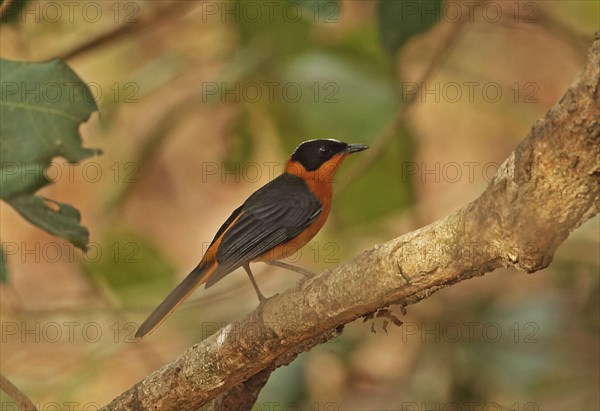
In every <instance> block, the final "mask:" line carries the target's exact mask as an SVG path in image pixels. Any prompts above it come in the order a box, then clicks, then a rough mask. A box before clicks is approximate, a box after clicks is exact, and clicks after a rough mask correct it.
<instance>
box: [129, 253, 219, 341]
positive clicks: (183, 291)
mask: <svg viewBox="0 0 600 411" xmlns="http://www.w3.org/2000/svg"><path fill="white" fill-rule="evenodd" d="M217 267H218V264H217V263H208V264H206V263H200V264H199V265H198V267H196V268H194V269H193V270H192V272H190V273H189V274H188V275H187V277H185V278H184V279H183V281H182V282H181V283H179V285H178V286H177V287H175V289H174V290H173V291H171V292H170V293H169V295H168V296H167V298H165V299H164V301H163V302H162V303H160V305H159V306H158V307H156V308H155V309H154V311H152V314H150V315H149V316H148V318H147V319H146V321H144V322H143V323H142V325H140V328H138V330H137V332H136V333H135V338H142V337H143V336H144V335H146V334H148V333H150V332H152V331H153V330H154V329H155V328H156V327H158V326H159V325H160V324H162V322H163V321H164V320H165V319H166V318H167V317H168V316H169V315H170V314H171V313H172V312H173V311H174V310H175V309H176V308H177V307H179V305H180V304H181V303H183V302H184V301H185V299H186V298H187V297H189V295H190V294H192V293H193V292H194V290H195V289H196V288H198V287H199V286H200V285H202V284H204V283H205V282H206V281H207V280H208V279H209V278H210V276H211V274H212V273H213V272H214V271H215V269H216V268H217Z"/></svg>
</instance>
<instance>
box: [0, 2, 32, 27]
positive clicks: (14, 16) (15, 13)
mask: <svg viewBox="0 0 600 411" xmlns="http://www.w3.org/2000/svg"><path fill="white" fill-rule="evenodd" d="M5 1H7V0H2V1H1V2H0V5H2V3H4V2H5ZM28 2H29V0H12V2H11V3H10V5H9V6H8V9H7V10H6V12H5V13H4V15H3V16H2V18H1V19H0V24H2V23H9V24H16V23H18V22H19V18H20V16H21V12H22V11H23V9H24V8H25V6H27V3H28Z"/></svg>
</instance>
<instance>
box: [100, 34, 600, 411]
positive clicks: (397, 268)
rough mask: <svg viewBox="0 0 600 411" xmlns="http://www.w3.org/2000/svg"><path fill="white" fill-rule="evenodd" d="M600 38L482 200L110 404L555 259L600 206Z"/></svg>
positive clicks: (181, 403) (275, 303)
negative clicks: (462, 284)
mask: <svg viewBox="0 0 600 411" xmlns="http://www.w3.org/2000/svg"><path fill="white" fill-rule="evenodd" d="M599 38H600V37H599V35H597V36H596V41H595V42H594V44H593V46H592V48H591V50H590V52H589V58H588V62H587V65H586V67H585V69H584V71H583V72H582V73H581V74H580V76H579V77H578V79H577V80H576V81H575V83H574V84H573V85H572V86H571V87H570V88H569V89H568V90H567V91H566V93H565V94H564V96H563V97H562V98H561V99H560V101H559V102H558V103H557V104H556V105H555V106H554V107H552V108H551V109H550V110H549V111H548V113H547V114H546V116H545V118H544V119H543V120H539V121H537V122H536V123H535V124H534V125H533V127H532V129H531V131H530V133H529V135H528V136H527V137H526V138H525V140H523V141H522V142H521V143H520V144H519V146H518V147H517V148H516V149H515V151H514V152H513V153H512V154H511V155H510V156H509V157H508V158H507V159H506V160H505V161H504V163H503V164H502V165H501V166H500V168H499V170H498V172H497V174H496V176H495V177H494V179H493V181H491V182H490V184H489V186H488V187H487V189H486V190H485V192H484V193H483V194H482V195H481V196H480V197H479V198H478V199H477V200H475V201H473V202H472V203H470V204H467V205H466V206H465V207H463V208H462V209H461V210H459V211H457V212H455V213H454V214H452V215H449V216H447V217H445V218H443V219H441V220H439V221H436V222H434V223H433V224H431V225H429V226H427V227H423V228H421V229H419V230H416V231H414V232H411V233H408V234H405V235H403V236H401V237H398V238H396V239H394V240H391V241H389V242H387V243H385V244H382V245H379V246H375V247H374V248H372V249H371V250H368V251H365V252H363V253H362V254H360V255H358V256H357V257H355V258H354V259H352V260H350V261H348V262H346V263H344V264H341V265H340V266H338V267H336V268H335V269H333V270H330V271H326V272H324V273H323V274H321V275H319V276H317V277H315V278H312V279H310V280H308V281H305V282H302V283H300V284H299V285H297V286H296V287H295V288H292V289H289V290H287V291H286V292H284V293H283V294H281V295H278V296H276V297H275V298H272V299H270V300H269V301H268V302H267V303H266V304H264V305H263V306H261V307H258V308H257V309H256V310H254V311H253V312H251V313H250V314H248V315H247V316H246V318H244V319H242V320H239V321H237V322H234V323H232V324H229V325H228V326H226V327H224V328H222V329H221V330H219V331H218V332H217V333H215V334H214V335H212V336H211V337H209V338H207V339H205V340H204V341H202V342H201V343H199V344H195V345H194V346H192V347H191V348H189V349H188V350H186V351H185V352H184V353H183V354H182V355H181V356H180V357H179V358H178V359H176V360H175V361H173V362H171V363H169V364H167V365H165V366H163V367H162V368H161V369H159V370H157V371H154V372H153V373H152V374H150V375H148V376H147V377H146V378H145V379H144V380H142V381H140V382H139V383H137V384H136V385H134V386H133V387H131V388H130V389H129V390H127V391H125V392H124V393H123V394H121V395H120V396H119V397H117V398H115V399H114V400H113V401H112V402H111V403H110V404H109V405H107V406H106V407H105V408H103V410H155V409H160V410H167V409H177V410H194V409H197V408H198V407H200V406H201V405H203V404H206V403H207V402H209V401H211V400H213V399H215V398H217V397H219V396H220V395H223V394H224V393H226V392H228V391H229V390H231V389H233V388H234V387H236V386H238V385H239V384H242V383H243V382H244V381H247V380H249V379H251V378H252V377H253V376H257V377H256V379H254V380H255V381H258V383H259V384H260V382H261V381H262V379H261V378H260V375H257V374H259V373H261V372H263V374H262V375H263V376H264V374H267V375H268V374H269V373H270V371H271V370H273V369H275V368H276V367H279V366H281V365H285V364H288V363H290V362H291V361H292V360H293V359H294V358H295V357H296V356H297V355H298V354H299V353H302V352H304V351H307V350H309V349H310V348H312V347H314V346H315V345H317V344H320V343H323V342H325V341H327V340H329V339H331V338H334V337H335V336H337V335H339V334H340V333H341V331H342V330H343V327H344V324H346V323H348V322H351V321H353V320H355V319H357V318H360V317H362V316H365V315H367V314H369V313H372V312H374V311H376V310H378V309H381V308H383V307H387V306H389V305H390V304H400V305H403V306H406V305H408V304H414V303H416V302H418V301H420V300H423V299H425V298H427V297H428V296H429V295H431V294H433V293H434V292H436V291H437V290H440V289H442V288H444V287H448V286H450V285H452V284H454V283H457V282H459V281H463V280H466V279H469V278H472V277H476V276H481V275H483V274H484V273H486V272H490V271H493V270H495V269H496V268H499V267H508V266H513V267H516V268H517V269H519V270H522V271H525V272H527V273H533V272H535V271H537V270H541V269H543V268H545V267H547V266H548V265H549V264H550V262H551V261H552V257H553V255H554V252H555V251H556V249H557V247H558V246H559V245H560V244H561V243H562V242H563V241H564V240H565V239H566V238H567V236H568V235H569V233H570V232H571V231H573V230H574V229H575V228H577V227H578V226H580V225H581V224H582V223H583V222H585V221H586V220H588V219H590V218H592V217H593V216H595V215H596V214H597V213H598V211H599V210H600V40H599ZM238 388H239V387H238ZM238 388H236V389H238ZM258 390H260V388H258ZM248 392H257V391H256V390H254V391H253V390H248ZM228 397H229V395H228ZM238 404H242V403H241V402H240V403H238ZM250 406H251V405H250ZM250 406H248V405H246V406H244V408H246V409H249V408H250ZM223 407H224V406H223ZM224 409H226V408H224Z"/></svg>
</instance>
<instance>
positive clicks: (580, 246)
mask: <svg viewBox="0 0 600 411" xmlns="http://www.w3.org/2000/svg"><path fill="white" fill-rule="evenodd" d="M475 3H476V4H475ZM599 4H600V3H598V2H597V1H576V0H569V1H564V0H563V1H540V2H535V1H514V2H512V1H502V2H498V1H485V2H484V1H482V2H453V1H448V2H441V3H440V2H438V1H435V0H432V1H424V2H420V1H312V0H308V1H302V2H298V1H278V2H263V1H247V2H235V1H206V2H202V1H175V2H171V1H169V2H167V1H108V0H107V1H74V2H73V1H71V2H62V1H27V2H15V4H13V5H12V6H11V9H10V13H9V14H8V15H7V16H5V19H4V20H3V22H2V25H1V26H0V50H1V55H2V57H3V58H8V59H13V60H27V61H45V60H48V59H51V58H55V57H62V58H65V59H66V61H67V62H68V64H69V65H70V66H71V67H72V68H73V69H74V70H75V71H76V72H77V74H78V75H79V76H80V77H81V78H82V79H83V81H84V82H86V83H87V84H88V85H89V87H90V90H91V91H92V94H93V95H94V98H95V100H96V101H97V104H98V106H99V113H96V114H94V115H93V116H92V118H91V119H90V120H89V121H88V122H87V123H86V124H84V125H83V126H82V127H81V134H82V136H83V140H84V145H85V146H86V147H99V148H101V149H102V151H103V154H102V155H100V156H97V157H94V158H92V159H89V160H87V161H85V162H82V163H80V164H76V165H69V164H67V163H66V162H65V161H64V159H61V158H56V159H55V160H54V164H53V167H52V170H50V169H49V170H48V173H47V174H48V176H49V178H50V179H51V180H53V181H54V182H55V184H52V185H50V186H48V187H46V188H44V189H43V190H42V191H41V194H43V195H45V196H48V197H50V198H53V199H55V200H58V201H61V202H66V203H69V204H72V205H74V206H75V207H77V208H78V209H79V210H80V211H81V213H82V222H83V224H84V225H85V226H87V227H88V228H89V230H90V233H91V236H90V241H91V244H90V248H89V250H88V252H87V253H85V254H82V253H81V252H80V251H79V250H77V249H75V248H74V247H73V246H72V245H69V244H68V243H67V242H66V241H65V240H62V239H59V238H56V237H53V236H50V235H48V234H46V233H44V232H42V231H41V230H39V229H38V228H35V227H33V226H32V225H30V224H29V223H27V222H25V221H24V220H23V219H22V218H21V217H20V216H19V215H18V214H17V213H16V212H14V211H13V210H12V209H11V208H10V207H9V206H7V205H6V204H5V203H1V207H0V211H1V219H0V222H1V227H2V228H1V237H2V242H3V245H4V248H5V250H9V251H10V252H5V259H6V264H7V267H8V278H7V280H6V281H5V282H4V283H3V284H2V285H1V286H0V292H1V294H0V295H1V314H0V321H1V324H2V341H1V345H0V347H1V353H0V360H1V363H2V373H3V374H4V375H6V376H7V377H8V378H9V379H11V380H12V382H13V383H15V385H17V386H18V387H20V388H21V389H22V390H23V391H24V392H25V393H27V394H28V395H29V397H30V398H31V399H32V400H33V401H34V402H36V403H38V405H39V406H40V409H50V408H48V407H49V406H59V407H61V408H58V409H69V408H67V407H68V406H69V405H68V404H73V405H71V407H72V408H70V409H95V408H94V407H97V406H99V405H104V404H106V403H107V402H109V401H110V400H111V399H112V398H114V397H115V396H117V395H118V394H120V393H121V392H122V391H124V390H125V389H127V388H129V387H130V386H131V385H132V384H134V383H136V382H137V381H139V380H140V379H142V378H143V377H144V376H146V375H147V374H148V373H150V372H151V371H153V370H154V369H156V368H158V367H160V366H161V365H163V364H164V363H166V362H168V361H171V360H173V359H174V358H176V357H177V356H178V355H179V354H180V353H181V352H182V351H183V350H185V349H186V348H188V347H189V346H190V345H192V344H194V343H196V342H199V341H201V340H202V339H204V338H206V337H207V336H209V335H210V334H212V333H214V332H215V331H216V330H217V329H218V328H220V327H221V326H223V325H225V324H227V323H229V322H231V321H234V320H236V319H239V318H241V317H243V316H244V315H245V314H246V313H248V312H249V311H250V310H252V309H253V308H254V307H255V306H256V305H257V300H256V296H255V295H254V291H253V290H252V287H251V285H250V282H249V281H248V280H247V277H246V275H245V274H244V273H243V272H242V271H240V272H235V273H233V274H231V275H229V276H228V277H227V278H226V279H224V280H223V281H221V282H219V284H218V285H216V286H215V287H213V288H211V289H210V290H204V289H200V290H199V291H197V292H196V293H195V294H194V296H193V297H192V298H191V301H189V302H188V303H186V304H185V305H183V306H182V307H181V308H180V309H178V310H177V311H176V312H175V313H174V315H172V316H171V317H170V318H169V320H168V321H166V322H165V323H164V324H163V325H162V326H161V328H159V329H158V330H157V331H156V332H154V333H153V334H152V335H151V336H149V337H147V338H145V339H144V340H143V341H142V342H135V341H134V340H133V333H134V332H135V330H136V328H137V324H139V323H140V322H141V321H142V320H143V319H145V318H146V316H147V315H148V314H149V312H150V311H151V310H152V309H153V308H154V307H155V305H156V304H158V303H159V302H160V301H161V300H162V299H163V298H164V296H165V295H166V294H167V293H168V292H169V291H170V290H171V288H172V287H173V286H174V285H175V284H176V283H177V282H178V281H179V280H181V279H182V278H183V277H184V276H185V275H186V274H187V273H188V272H189V270H190V269H192V268H193V267H194V266H195V265H196V264H197V262H198V261H199V259H200V258H201V256H202V254H203V251H204V250H205V249H206V248H207V246H208V244H209V243H210V241H211V239H212V236H213V235H214V233H215V232H216V230H217V229H218V228H219V227H220V225H221V223H222V222H223V221H224V220H225V219H226V218H227V217H228V216H229V214H230V213H231V211H232V210H233V209H234V208H236V207H237V206H239V205H240V204H241V202H242V201H243V200H244V199H245V198H246V197H247V196H248V195H249V194H250V193H252V192H253V191H255V190H256V189H258V188H259V187H260V186H261V185H263V184H264V183H266V182H267V181H269V180H270V179H272V178H273V177H275V176H276V175H278V174H279V173H280V171H281V168H282V167H283V164H284V162H285V160H286V158H287V156H288V155H289V153H290V152H291V151H292V150H293V149H294V148H295V147H296V146H297V145H298V144H299V143H300V142H302V141H304V140H307V139H311V138H336V139H339V140H343V141H346V142H353V143H366V144H369V145H371V146H372V148H371V150H369V151H367V152H365V153H361V154H360V155H357V156H355V157H353V158H350V159H349V160H347V162H346V164H344V166H343V167H342V169H341V171H340V173H339V174H338V182H337V184H336V198H335V201H334V204H333V208H332V212H331V216H330V218H329V221H328V223H327V224H326V226H325V228H324V229H323V230H322V231H321V232H320V233H319V234H318V235H317V237H316V238H315V239H314V241H313V242H311V243H310V244H309V245H307V246H306V247H305V248H304V249H302V250H301V251H300V252H299V253H298V254H296V255H294V256H292V257H290V258H288V259H287V262H289V263H294V264H298V265H301V266H302V267H305V268H307V269H311V270H314V271H322V270H326V269H329V268H332V267H335V266H336V265H337V264H338V263H340V262H342V261H345V260H346V259H348V258H350V257H352V256H354V255H356V254H358V253H360V252H361V251H363V250H365V249H368V248H371V247H373V246H374V245H375V244H378V243H382V242H385V241H387V240H389V239H391V238H394V237H397V236H399V235H401V234H403V233H405V232H408V231H411V230H414V229H416V228H418V227H421V226H423V225H426V224H429V223H431V222H433V221H435V220H436V219H439V218H441V217H443V216H445V215H447V214H449V213H451V212H453V211H455V210H457V209H458V208H460V207H462V206H463V205H465V204H467V203H468V202H470V201H472V200H474V199H475V198H477V196H478V195H479V194H480V193H481V192H482V191H483V190H484V189H485V187H486V185H487V183H488V182H489V181H490V179H491V178H492V177H493V175H494V174H495V172H496V169H497V167H498V165H499V164H500V163H501V162H502V161H503V160H504V159H505V158H506V157H507V156H508V155H509V153H510V152H511V151H512V150H513V149H514V148H515V146H516V145H517V144H518V143H519V142H520V141H521V140H522V139H523V138H524V137H525V136H526V135H527V133H528V131H529V130H530V128H531V126H532V125H533V124H534V122H535V121H536V120H538V119H540V118H542V117H543V116H544V114H545V113H546V111H547V110H548V109H549V108H550V107H551V106H552V105H554V104H555V103H556V102H557V101H558V100H559V98H560V97H561V95H562V94H563V92H564V91H565V90H566V89H567V87H568V86H569V85H570V84H571V83H572V82H573V81H574V80H575V79H576V77H577V75H578V74H579V72H580V71H581V69H582V68H583V65H584V63H585V61H586V53H587V50H588V48H589V47H590V45H591V43H592V40H593V36H594V31H596V30H598V29H599V25H600V17H599V16H600V6H599ZM599 233H600V224H599V219H598V217H597V216H596V217H595V218H594V219H592V220H591V221H589V222H588V223H586V224H585V225H584V226H582V227H580V228H579V229H577V230H576V231H575V232H573V233H572V234H571V235H570V237H569V239H568V240H567V241H566V242H565V243H564V244H563V245H562V246H561V247H560V248H559V249H558V251H557V253H556V255H555V257H554V261H553V263H552V264H551V266H550V267H549V268H548V269H546V270H543V271H540V272H537V273H535V274H533V275H526V274H524V273H521V272H517V271H516V270H513V269H502V270H497V271H495V272H493V273H490V274H487V275H485V276H484V277H481V278H477V279H473V280H470V281H466V282H463V283H460V284H458V285H456V286H453V287H451V288H449V289H444V290H443V291H440V292H438V293H436V294H434V295H433V296H431V297H430V298H428V299H426V300H424V301H422V302H420V303H419V304H417V305H414V306H410V307H408V313H407V314H406V315H405V316H402V317H401V318H402V320H403V321H404V325H403V326H402V327H395V326H392V325H390V326H388V327H387V333H386V332H385V331H384V330H383V328H382V327H383V323H382V320H381V319H379V320H376V321H375V326H374V329H375V331H376V332H375V333H373V332H372V331H371V326H372V324H370V323H369V322H366V323H363V322H360V321H357V322H355V323H352V324H349V325H347V326H346V328H345V330H344V333H343V334H342V335H341V336H340V337H339V338H338V339H336V340H335V341H331V342H329V343H327V344H324V345H321V346H319V347H316V348H314V349H313V350H311V351H310V352H308V353H304V354H302V355H301V356H300V357H298V359H297V360H295V361H294V362H293V363H292V364H291V365H289V366H287V367H283V368H280V369H278V370H277V371H275V372H274V373H273V375H272V376H271V378H270V380H269V382H268V383H267V385H266V387H265V388H264V390H263V391H262V393H261V395H260V397H259V399H258V402H257V404H256V406H255V409H257V410H266V409H271V410H279V409H282V410H283V409H294V410H295V409H303V410H307V409H310V410H328V411H333V410H446V409H494V410H496V409H514V410H527V411H531V410H593V409H600V394H599V391H598V386H599V384H600V372H599V370H600V366H599V364H600V348H599V347H600V344H599V340H600V336H599V330H600V327H599V321H600V320H599V311H600V307H599V304H600V302H599V298H598V297H599V295H600V292H599V279H600V277H599V275H598V274H599V266H600V257H599V252H598V246H599V236H600V234H599ZM516 246H517V247H519V245H516ZM431 258H435V250H434V249H433V250H432V253H431ZM254 272H255V274H256V275H257V281H258V283H259V285H260V287H261V289H262V291H263V292H264V293H265V294H266V295H272V294H275V293H280V292H283V291H284V290H286V289H287V288H289V287H292V286H294V285H295V284H296V282H297V281H298V280H299V277H298V276H297V275H296V274H294V273H290V272H286V271H281V270H280V269H276V268H274V267H268V266H263V265H261V264H256V265H255V267H254ZM373 281H377V279H376V278H374V279H373ZM395 312H396V313H397V314H398V315H401V314H400V310H395ZM2 395H3V396H2V397H1V400H2V404H3V407H4V406H5V405H6V404H10V400H9V399H8V398H7V397H6V396H4V394H2ZM269 407H270V408H269ZM452 407H459V408H452ZM469 407H471V408H469ZM486 407H487V408H486ZM3 409H4V408H3ZM6 409H9V408H6Z"/></svg>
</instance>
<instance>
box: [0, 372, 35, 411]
mask: <svg viewBox="0 0 600 411" xmlns="http://www.w3.org/2000/svg"><path fill="white" fill-rule="evenodd" d="M0 390H2V391H4V392H5V393H6V395H8V396H9V397H10V398H12V399H13V400H15V402H16V403H17V406H18V407H19V410H21V411H37V408H36V406H35V404H34V403H33V402H31V400H30V399H29V397H27V395H25V394H24V393H23V391H21V390H20V389H18V388H17V387H16V386H15V385H14V384H13V383H12V382H10V381H9V380H8V378H6V377H5V376H4V375H3V374H0ZM3 408H4V407H3Z"/></svg>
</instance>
